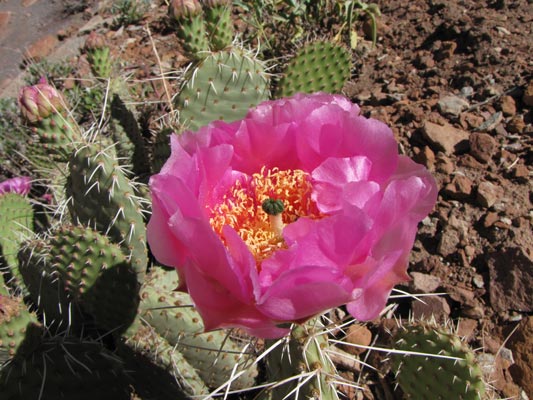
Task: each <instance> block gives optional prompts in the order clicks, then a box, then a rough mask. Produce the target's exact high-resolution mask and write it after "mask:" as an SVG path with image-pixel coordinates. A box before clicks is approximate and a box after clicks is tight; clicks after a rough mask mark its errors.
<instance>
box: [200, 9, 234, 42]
mask: <svg viewBox="0 0 533 400" xmlns="http://www.w3.org/2000/svg"><path fill="white" fill-rule="evenodd" d="M231 3H232V2H231V1H230V0H204V2H203V4H204V11H205V22H206V28H207V33H208V35H209V42H210V44H211V48H212V50H214V51H219V50H224V49H225V48H226V47H229V46H230V45H231V43H232V41H233V35H234V30H233V22H232V20H231Z"/></svg>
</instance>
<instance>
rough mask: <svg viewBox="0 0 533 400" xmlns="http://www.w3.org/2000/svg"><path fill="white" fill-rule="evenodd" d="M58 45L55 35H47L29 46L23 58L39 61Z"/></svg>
mask: <svg viewBox="0 0 533 400" xmlns="http://www.w3.org/2000/svg"><path fill="white" fill-rule="evenodd" d="M58 43H59V39H58V38H57V36H55V35H47V36H44V37H43V38H41V39H39V40H38V41H36V42H35V43H33V44H32V45H30V46H29V47H28V48H27V49H26V52H25V54H24V56H25V57H26V58H28V59H30V60H35V61H39V60H42V59H43V58H45V57H46V56H48V55H49V54H50V53H51V52H52V50H54V48H55V47H56V46H57V44H58Z"/></svg>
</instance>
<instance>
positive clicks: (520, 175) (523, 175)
mask: <svg viewBox="0 0 533 400" xmlns="http://www.w3.org/2000/svg"><path fill="white" fill-rule="evenodd" d="M513 176H514V177H515V178H516V179H518V180H520V181H521V182H524V183H525V182H527V180H528V179H529V169H528V168H527V167H526V166H525V165H524V164H518V165H517V166H516V167H515V168H514V172H513Z"/></svg>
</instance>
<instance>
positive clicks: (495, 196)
mask: <svg viewBox="0 0 533 400" xmlns="http://www.w3.org/2000/svg"><path fill="white" fill-rule="evenodd" d="M502 196H503V189H502V188H501V187H500V186H497V185H495V184H494V183H492V182H486V181H485V182H481V183H480V184H479V186H478V187H477V197H476V198H477V201H478V203H479V204H480V205H481V206H482V207H485V208H490V207H492V206H493V205H494V204H495V203H496V202H497V201H498V200H501V198H502Z"/></svg>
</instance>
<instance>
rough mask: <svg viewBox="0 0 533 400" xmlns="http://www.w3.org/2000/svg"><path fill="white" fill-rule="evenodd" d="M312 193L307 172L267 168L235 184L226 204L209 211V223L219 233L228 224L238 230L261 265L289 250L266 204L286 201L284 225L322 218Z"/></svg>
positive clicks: (224, 198) (224, 200) (224, 201)
mask: <svg viewBox="0 0 533 400" xmlns="http://www.w3.org/2000/svg"><path fill="white" fill-rule="evenodd" d="M311 191H312V186H311V182H310V179H309V174H307V173H306V172H304V171H302V170H299V169H295V170H281V171H280V170H279V169H278V168H272V169H267V168H265V167H263V168H262V169H261V172H259V173H255V174H253V175H252V177H251V179H250V181H249V182H241V181H237V182H235V184H234V185H233V187H232V188H231V189H230V190H229V191H228V192H227V193H226V194H225V195H224V197H223V198H222V201H221V202H220V203H218V204H217V205H216V206H215V207H213V208H209V210H208V211H209V214H210V221H209V222H210V223H211V226H212V227H213V229H214V230H215V232H217V233H218V234H221V232H222V228H223V227H224V226H225V225H229V226H231V227H232V228H234V229H235V231H237V233H238V234H239V235H240V237H241V238H242V239H243V240H244V242H245V243H246V244H247V245H248V247H249V248H250V251H251V252H252V254H253V255H254V257H255V259H256V262H257V265H258V266H259V265H260V264H261V261H263V260H264V259H265V258H267V257H268V256H269V255H270V254H272V252H273V251H275V250H278V249H282V248H284V247H285V243H284V242H283V239H282V238H281V237H280V236H279V235H278V234H276V233H275V231H274V230H273V229H271V226H270V223H269V218H268V217H269V216H268V215H267V214H266V213H265V212H264V211H263V210H262V208H261V205H262V203H263V201H265V200H266V199H269V198H271V199H279V200H281V201H282V202H283V206H284V211H283V214H282V219H283V223H284V224H289V223H291V222H294V221H296V220H297V219H298V218H299V217H302V216H306V217H309V218H320V217H321V215H320V212H319V211H318V209H317V207H316V205H315V203H314V202H313V201H312V200H311Z"/></svg>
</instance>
